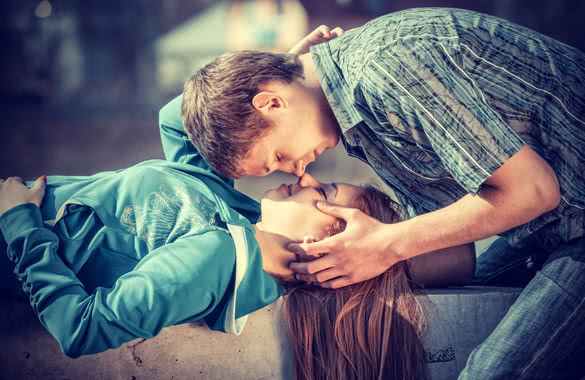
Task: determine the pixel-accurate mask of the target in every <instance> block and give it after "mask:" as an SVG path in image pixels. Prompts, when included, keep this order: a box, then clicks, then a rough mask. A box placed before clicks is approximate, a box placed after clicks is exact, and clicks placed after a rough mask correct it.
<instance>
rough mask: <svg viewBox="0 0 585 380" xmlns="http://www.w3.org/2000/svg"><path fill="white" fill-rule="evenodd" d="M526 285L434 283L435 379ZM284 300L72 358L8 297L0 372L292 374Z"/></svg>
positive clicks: (1, 323)
mask: <svg viewBox="0 0 585 380" xmlns="http://www.w3.org/2000/svg"><path fill="white" fill-rule="evenodd" d="M520 291H521V289H518V288H492V287H465V288H452V289H438V290H429V291H427V292H426V295H427V296H428V297H424V301H423V302H424V304H425V307H426V309H427V314H426V315H427V320H428V322H429V325H430V328H429V329H428V331H427V332H426V336H425V341H426V342H427V350H428V351H429V359H430V361H431V363H430V364H429V366H430V368H431V373H432V377H433V379H434V380H443V379H444V380H451V379H455V378H456V376H457V373H459V371H461V369H462V368H463V367H464V366H465V362H466V360H467V357H468V355H469V354H470V352H471V351H472V350H473V348H474V347H475V346H476V345H477V344H479V343H480V342H482V341H483V340H484V339H485V338H486V337H487V336H488V335H489V333H490V332H491V331H492V330H493V329H494V328H495V326H496V325H497V323H498V322H499V321H500V319H501V318H502V317H503V316H504V314H505V313H506V312H507V310H508V308H509V307H510V305H511V304H512V303H513V302H514V301H515V299H516V298H517V297H518V295H519V294H520ZM280 310H281V302H280V301H278V302H276V303H274V304H272V305H270V306H269V307H266V308H264V309H262V310H260V311H258V312H256V313H254V314H252V315H251V316H250V318H249V319H248V324H247V326H246V328H245V329H244V332H243V333H242V335H240V336H239V337H237V336H232V335H227V334H222V333H218V332H213V331H210V330H208V329H207V328H206V327H205V326H203V325H202V324H189V325H181V326H173V327H169V328H166V329H164V330H163V331H162V332H161V333H160V334H159V335H158V336H157V337H155V338H153V339H150V340H143V339H137V340H135V341H132V342H130V343H127V344H125V345H123V346H121V347H120V348H118V349H116V350H109V351H107V352H104V353H101V354H97V355H89V356H85V357H82V358H79V359H70V358H68V357H66V356H65V355H63V353H62V352H61V350H60V349H59V346H58V344H57V343H56V341H55V340H53V338H52V337H51V336H50V335H49V334H48V333H47V332H46V331H45V330H44V328H43V327H42V326H41V324H40V323H39V322H38V320H37V319H36V317H35V316H34V315H33V313H32V311H31V310H30V306H29V305H28V304H26V303H24V302H22V301H15V300H10V299H0V339H1V341H2V348H1V349H0V380H8V379H20V380H28V379H31V380H32V379H35V380H37V379H46V380H53V379H54V380H65V379H68V380H76V379H81V380H94V379H95V380H104V379H111V380H118V379H119V380H139V379H148V380H151V379H174V380H180V379H210V380H211V379H213V380H215V379H292V378H294V375H293V370H292V366H291V365H290V364H291V360H290V358H291V355H292V354H291V352H290V349H289V348H288V340H287V338H286V336H285V335H284V329H283V326H282V320H281V314H280V313H281V312H280Z"/></svg>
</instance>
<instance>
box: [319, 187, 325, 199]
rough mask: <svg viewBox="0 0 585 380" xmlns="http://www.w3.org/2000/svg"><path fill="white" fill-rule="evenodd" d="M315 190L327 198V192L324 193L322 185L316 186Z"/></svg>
mask: <svg viewBox="0 0 585 380" xmlns="http://www.w3.org/2000/svg"><path fill="white" fill-rule="evenodd" d="M317 191H318V192H319V193H321V195H322V196H323V198H324V199H325V200H327V193H325V189H323V188H322V187H318V188H317Z"/></svg>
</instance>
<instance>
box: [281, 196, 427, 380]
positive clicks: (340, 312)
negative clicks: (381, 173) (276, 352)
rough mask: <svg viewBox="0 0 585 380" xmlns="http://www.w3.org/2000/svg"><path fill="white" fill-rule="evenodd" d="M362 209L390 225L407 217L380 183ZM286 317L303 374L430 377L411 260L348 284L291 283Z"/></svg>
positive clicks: (333, 378)
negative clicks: (409, 267) (409, 266)
mask: <svg viewBox="0 0 585 380" xmlns="http://www.w3.org/2000/svg"><path fill="white" fill-rule="evenodd" d="M356 207H357V208H359V209H360V210H362V211H363V212H365V213H366V214H368V215H370V216H372V217H374V218H376V219H378V220H380V221H382V222H384V223H395V222H398V221H399V220H400V218H401V215H400V213H399V209H398V207H397V205H396V203H395V202H393V201H392V200H391V199H390V197H388V195H386V194H384V193H382V192H381V191H379V190H377V189H376V188H375V187H372V186H368V187H365V188H364V191H363V194H362V196H361V197H360V198H359V199H358V200H357V201H356ZM336 232H340V231H336ZM284 315H285V319H286V321H287V324H288V329H289V335H290V338H291V342H292V345H293V352H294V367H295V374H296V378H297V379H302V380H305V379H306V380H321V379H323V380H325V379H327V380H339V379H360V380H361V379H397V380H398V379H400V380H424V379H428V378H429V375H428V369H427V366H426V363H425V352H424V348H423V344H422V338H421V331H422V326H423V314H422V308H421V305H420V304H419V302H418V300H417V298H416V297H415V295H414V292H413V290H412V288H411V281H410V280H409V276H408V270H407V267H406V263H404V262H400V263H398V264H395V265H394V266H392V267H391V268H390V269H388V270H387V271H386V272H384V273H383V274H381V275H380V276H378V277H375V278H373V279H370V280H367V281H364V282H361V283H357V284H354V285H350V286H346V287H344V288H340V289H333V290H331V289H324V288H321V287H318V286H315V285H310V284H301V285H296V286H293V287H289V289H288V293H287V295H286V296H285V297H284Z"/></svg>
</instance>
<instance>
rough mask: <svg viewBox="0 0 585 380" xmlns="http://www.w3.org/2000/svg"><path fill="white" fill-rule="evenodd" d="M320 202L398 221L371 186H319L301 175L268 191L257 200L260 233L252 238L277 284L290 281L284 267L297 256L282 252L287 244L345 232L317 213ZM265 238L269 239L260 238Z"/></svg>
mask: <svg viewBox="0 0 585 380" xmlns="http://www.w3.org/2000/svg"><path fill="white" fill-rule="evenodd" d="M320 200H324V201H327V202H330V203H332V204H337V205H339V206H344V207H353V208H358V209H359V210H361V211H363V212H364V213H366V214H368V215H376V218H377V219H379V220H380V221H382V222H384V223H395V222H397V221H398V220H399V219H400V216H399V213H398V207H397V205H396V203H395V202H393V201H392V200H391V198H390V197H389V196H388V195H386V194H384V193H383V192H381V191H380V190H378V189H376V188H375V187H373V186H365V187H360V186H354V185H349V184H345V183H321V182H319V181H317V180H316V179H315V178H313V177H312V176H310V175H309V174H304V175H303V176H301V177H300V179H299V181H298V182H297V183H295V184H292V185H285V184H283V185H281V186H280V187H278V188H276V189H271V190H268V191H266V192H265V193H264V196H263V198H262V200H261V207H262V220H261V221H260V222H258V223H257V225H256V227H257V229H258V230H260V231H262V232H263V234H257V235H256V238H257V240H258V241H259V243H260V244H261V245H263V248H262V255H263V265H264V269H265V270H266V271H267V272H268V273H270V274H271V275H273V276H276V277H278V278H279V280H280V281H281V282H283V281H291V280H292V276H293V274H294V273H293V272H292V271H291V270H290V269H289V268H288V266H289V264H290V263H291V262H292V261H296V260H297V256H296V255H295V254H293V253H292V252H290V251H288V250H286V248H285V247H286V245H287V244H288V243H290V242H299V241H304V240H305V239H307V238H309V239H310V240H312V241H318V240H321V239H324V238H326V237H328V236H332V235H335V234H337V233H339V232H341V231H343V230H344V229H345V221H344V220H342V219H338V218H335V217H333V216H330V215H327V214H324V213H322V212H321V211H319V210H318V209H317V208H316V207H315V202H317V201H320ZM267 235H269V236H270V238H269V239H264V237H265V236H267Z"/></svg>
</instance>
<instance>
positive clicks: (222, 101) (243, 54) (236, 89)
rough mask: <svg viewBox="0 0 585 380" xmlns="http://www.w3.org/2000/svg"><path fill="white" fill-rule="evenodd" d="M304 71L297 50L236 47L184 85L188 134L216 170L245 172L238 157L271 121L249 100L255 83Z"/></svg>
mask: <svg viewBox="0 0 585 380" xmlns="http://www.w3.org/2000/svg"><path fill="white" fill-rule="evenodd" d="M303 75H304V74H303V65H302V63H301V61H300V60H299V57H298V56H297V55H295V54H280V53H270V52H260V51H240V52H235V53H229V54H225V55H222V56H220V57H218V58H216V59H215V60H213V61H212V62H210V63H208V64H207V65H206V66H205V67H203V68H202V69H200V70H199V71H197V73H195V75H193V77H191V79H190V80H189V81H187V83H186V84H185V87H184V90H183V104H182V108H181V117H182V120H183V126H184V128H185V131H186V132H187V135H188V136H189V139H190V140H191V142H192V143H193V145H194V146H195V147H196V148H197V150H198V151H199V153H201V155H202V156H203V158H205V160H207V162H208V163H209V164H210V165H211V166H212V167H213V168H214V169H215V170H216V171H218V172H220V173H221V174H223V175H225V176H227V177H230V178H240V177H243V176H244V175H245V174H246V173H244V171H243V169H241V167H240V165H239V163H240V161H241V160H242V159H244V158H245V157H246V155H247V154H248V152H249V151H250V149H251V148H252V146H253V145H254V143H255V142H257V141H258V140H259V139H260V138H262V137H264V136H265V135H266V133H267V132H268V130H269V129H270V126H271V125H270V123H269V122H268V120H266V119H265V118H264V117H263V116H262V115H261V114H260V112H259V111H258V110H256V109H255V108H254V107H253V105H252V99H253V98H254V96H255V95H256V94H257V93H258V92H259V86H260V85H262V84H264V83H267V82H269V81H274V80H276V81H281V82H284V83H287V84H289V83H292V82H293V81H294V80H296V79H298V78H304V76H303Z"/></svg>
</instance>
